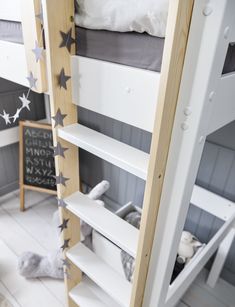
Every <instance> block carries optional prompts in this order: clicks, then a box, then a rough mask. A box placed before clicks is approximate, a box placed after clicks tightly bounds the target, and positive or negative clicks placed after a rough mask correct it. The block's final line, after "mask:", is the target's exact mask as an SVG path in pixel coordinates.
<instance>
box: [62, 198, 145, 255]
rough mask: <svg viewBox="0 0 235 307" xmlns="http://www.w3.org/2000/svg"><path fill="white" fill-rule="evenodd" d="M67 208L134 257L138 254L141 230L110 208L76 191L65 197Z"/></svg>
mask: <svg viewBox="0 0 235 307" xmlns="http://www.w3.org/2000/svg"><path fill="white" fill-rule="evenodd" d="M65 202H66V204H67V205H68V207H67V209H68V210H70V211H71V212H72V213H73V214H75V215H76V216H78V217H79V218H81V219H82V220H83V221H84V222H86V223H87V224H88V225H90V226H91V227H92V228H94V229H95V230H97V231H98V232H99V233H101V234H102V235H103V236H105V237H106V238H108V239H109V240H110V241H112V242H113V243H115V244H116V245H117V246H119V247H120V248H121V249H123V250H125V251H126V252H127V253H128V254H130V255H131V256H132V257H135V256H136V252H137V245H138V236H139V230H138V229H137V228H135V227H134V226H132V225H130V224H129V223H127V222H126V221H124V220H123V219H121V218H120V217H118V216H117V215H115V214H114V213H112V212H111V211H110V210H108V209H106V208H104V207H102V206H100V205H99V204H97V203H96V202H95V201H94V200H91V199H90V198H89V197H88V196H87V195H84V194H83V193H81V192H76V193H74V194H72V195H71V196H69V197H67V198H66V199H65Z"/></svg>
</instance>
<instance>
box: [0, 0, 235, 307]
mask: <svg viewBox="0 0 235 307" xmlns="http://www.w3.org/2000/svg"><path fill="white" fill-rule="evenodd" d="M22 1H23V2H24V0H22ZM25 1H26V2H27V4H28V3H30V5H28V6H27V7H28V9H27V12H28V14H30V15H29V16H31V23H32V20H34V18H33V16H34V15H35V6H34V5H35V2H37V1H36V0H30V1H29V0H25ZM53 1H55V0H50V1H47V0H43V1H42V3H43V10H44V14H45V37H46V43H47V48H48V50H47V67H48V80H49V94H50V96H51V106H52V108H51V109H52V115H54V114H55V112H56V110H57V108H58V107H61V108H64V101H65V100H66V99H67V100H70V98H71V97H70V96H69V95H70V89H69V91H68V92H67V93H65V94H64V97H62V98H63V99H64V100H63V99H62V100H60V93H61V92H59V91H58V89H57V88H56V86H55V84H54V74H55V72H56V71H58V67H57V66H59V60H60V56H61V57H63V60H64V61H65V62H64V65H65V67H66V68H67V69H69V66H68V61H67V60H68V55H67V54H66V55H65V53H63V52H64V51H63V50H61V49H60V50H58V49H56V48H58V46H57V45H58V41H57V38H53V39H52V38H51V37H50V31H52V26H53V27H54V28H55V29H56V31H57V30H58V32H59V30H64V31H66V30H67V26H68V25H70V24H69V22H68V18H67V19H66V18H65V17H66V16H64V15H63V16H59V17H58V20H57V21H56V20H52V19H51V18H52V17H53V16H50V12H51V10H52V9H53V8H52V6H53ZM4 2H5V1H4ZM173 2H174V5H172V7H173V9H172V14H175V13H176V11H177V6H178V3H180V4H179V7H181V9H182V6H184V5H185V6H186V3H187V0H185V1H184V0H172V3H173ZM15 3H17V4H19V0H14V1H13V0H11V1H8V5H9V7H6V5H5V3H3V1H1V3H0V18H4V19H10V20H18V19H17V18H20V14H19V16H18V17H17V13H16V15H15V13H14V14H13V16H12V17H11V14H12V10H11V9H10V6H11V5H12V4H15ZM68 3H69V4H71V7H72V2H71V3H70V1H69V2H68ZM54 4H55V3H54ZM37 5H38V3H37ZM65 6H66V2H65V1H64V0H61V3H60V5H58V13H59V12H61V14H62V12H64V7H65ZM174 6H175V7H176V8H174ZM1 7H4V10H2V9H1ZM68 11H69V10H68ZM70 13H71V12H70ZM234 14H235V1H234V0H210V1H207V0H195V1H194V7H193V14H192V19H191V26H190V32H189V38H188V43H187V49H186V55H185V58H184V65H183V74H182V78H181V82H180V88H179V95H178V102H177V108H176V113H175V116H174V126H173V131H172V134H171V140H170V148H169V152H168V151H167V152H168V158H167V163H166V170H165V176H164V181H163V189H162V193H161V199H160V206H159V211H158V212H156V211H155V213H156V214H157V223H156V228H155V225H152V226H153V229H154V228H155V236H154V239H153V241H151V238H149V246H151V248H150V255H149V254H148V253H147V256H146V258H148V257H150V263H149V264H148V262H146V268H144V269H143V270H144V271H143V272H147V271H148V275H147V281H146V285H145V275H143V280H142V282H141V283H140V277H139V276H138V275H139V274H140V272H141V270H142V268H140V270H139V271H136V274H135V275H136V276H135V278H136V279H135V282H134V291H133V292H132V298H131V297H130V295H131V290H130V289H131V288H132V287H131V285H130V284H128V283H127V282H126V281H125V280H124V279H120V276H119V277H118V276H116V275H115V276H116V279H115V280H116V282H117V283H116V285H117V286H118V287H119V286H120V288H118V289H114V288H113V287H112V284H111V283H110V280H109V277H110V276H109V275H112V274H110V272H111V271H110V268H108V267H107V265H105V264H104V263H100V259H97V257H96V256H95V254H94V253H90V252H88V251H87V250H86V249H85V248H84V246H82V245H81V243H78V244H77V242H78V240H79V237H78V236H77V235H75V230H76V231H77V229H76V227H77V225H78V222H77V220H76V216H77V217H82V218H85V220H86V221H87V222H88V223H90V224H91V225H92V226H93V227H94V228H95V229H96V230H98V231H99V232H101V233H102V234H103V235H105V236H106V237H107V238H109V239H110V240H112V241H113V242H114V243H116V244H117V245H119V246H121V247H122V248H123V249H125V250H127V251H130V252H131V253H132V255H136V254H138V253H139V250H140V249H141V248H142V247H141V244H142V243H143V242H141V243H139V248H138V249H137V250H135V247H136V246H137V244H136V243H138V234H137V235H136V231H131V229H130V234H129V235H128V236H125V234H122V235H120V237H118V232H117V230H121V229H122V227H128V226H127V225H124V224H123V221H122V222H121V221H119V219H116V218H114V217H112V216H110V214H109V213H108V212H106V211H105V210H104V211H100V210H98V209H97V208H96V205H95V204H94V203H93V202H92V201H91V200H88V199H87V197H86V196H84V195H82V194H81V193H80V192H78V191H76V193H74V194H72V195H70V194H71V193H73V192H75V190H76V187H75V186H77V185H76V183H75V181H76V180H77V179H78V177H77V175H75V173H74V172H75V170H74V168H75V166H76V163H77V160H76V159H77V158H75V157H77V152H76V150H75V148H76V146H79V147H81V148H84V149H86V150H88V151H90V152H92V153H93V154H95V155H98V156H100V157H101V158H103V159H105V160H107V161H109V162H110V163H112V164H114V165H117V166H118V167H121V168H122V169H124V170H126V171H128V172H132V173H134V174H135V175H137V176H139V177H141V178H143V179H146V178H147V182H150V181H151V180H150V179H151V178H152V177H154V176H155V175H157V174H155V173H154V172H155V170H153V169H152V165H153V163H152V162H151V161H153V160H154V159H155V157H154V150H152V151H151V153H150V155H147V154H143V153H142V152H140V151H138V150H135V149H134V148H131V147H130V146H129V147H127V145H125V144H122V143H121V142H116V141H114V140H112V139H110V138H107V137H106V136H104V135H102V134H98V133H97V132H95V131H93V130H91V129H85V128H84V127H82V126H81V125H78V124H76V110H75V108H74V106H70V105H69V106H68V105H66V111H67V112H69V113H68V119H66V120H67V122H66V127H65V128H59V129H58V130H57V129H54V136H55V142H56V140H60V142H62V144H65V145H66V147H68V146H69V148H70V150H69V151H70V154H71V156H69V157H70V158H71V157H72V158H73V160H74V163H73V165H71V163H72V162H71V159H72V158H71V159H70V161H69V159H67V161H68V162H66V159H65V160H61V159H59V158H58V159H57V160H56V168H57V173H58V172H59V170H60V169H62V170H64V171H65V174H64V175H67V176H68V177H69V178H72V179H73V180H74V182H72V186H71V185H70V184H69V186H68V188H67V189H64V188H63V187H60V188H59V192H58V193H59V197H67V196H69V197H67V198H66V201H67V203H68V209H69V210H68V211H65V210H62V215H63V217H69V218H70V220H71V221H72V222H73V225H72V226H70V227H71V228H69V230H68V231H65V235H64V238H65V239H66V236H67V235H70V236H71V242H72V245H75V246H74V247H73V248H72V249H70V250H69V251H68V253H67V256H68V258H69V259H70V260H72V262H73V266H72V269H71V274H72V275H73V277H74V279H73V280H72V279H66V284H67V289H68V292H69V295H70V298H72V300H70V299H69V306H70V307H71V306H76V304H79V302H82V303H87V302H86V300H85V297H86V296H87V294H88V293H89V295H91V297H92V299H94V300H96V297H97V296H98V297H101V298H100V300H101V301H102V297H105V298H104V301H106V302H107V300H108V301H109V305H110V304H111V303H110V300H111V301H112V298H111V297H113V298H114V301H112V302H114V303H113V305H112V306H119V305H120V306H132V307H138V306H146V307H171V306H175V305H176V304H177V302H178V301H179V299H180V298H181V296H182V295H183V294H184V292H185V291H186V290H187V288H188V287H189V286H190V284H191V283H192V282H193V280H194V279H195V277H196V276H197V274H198V273H199V272H200V270H201V269H202V267H203V266H204V265H205V264H206V262H207V261H208V260H209V258H210V257H211V256H212V255H213V253H215V252H216V250H218V255H217V257H216V260H215V264H214V266H213V267H212V270H211V273H210V276H209V278H208V283H209V284H210V285H211V286H213V285H214V284H215V282H216V280H217V278H218V276H219V274H220V271H221V269H222V266H223V263H224V260H225V258H226V255H227V253H228V251H229V248H230V246H231V243H232V239H233V237H234V228H233V227H234V223H235V208H234V203H232V202H229V201H227V200H225V199H223V198H222V197H219V196H216V195H215V194H213V193H210V192H208V191H205V190H204V189H201V188H199V187H197V186H194V183H195V179H196V174H197V171H198V166H199V163H200V159H201V155H202V151H203V147H204V144H205V139H206V136H207V135H208V134H210V133H211V132H213V131H215V130H217V129H218V128H220V127H222V126H224V125H226V124H228V123H229V122H231V121H233V120H235V107H234V95H235V86H234V83H235V73H230V74H227V75H225V76H222V75H221V72H222V68H223V64H224V60H225V56H226V52H227V48H228V44H229V42H234V41H235V19H234ZM21 16H22V15H21ZM190 16H191V15H190ZM67 17H69V12H68V16H67ZM171 17H172V16H171ZM178 17H179V16H175V18H176V23H177V20H178V19H177V18H178ZM60 18H61V20H62V22H61V23H59V22H58V21H59V19H60ZM19 20H21V19H19ZM24 20H26V21H25V23H27V22H29V20H30V18H29V17H28V18H24ZM34 22H35V21H34ZM53 22H54V23H53ZM172 24H174V23H173V21H171V20H170V21H169V22H168V31H169V34H170V35H173V37H170V38H169V42H170V43H171V42H172V41H173V42H174V35H175V37H177V34H176V33H174V31H173V30H174V29H171V26H172ZM185 28H186V29H187V26H186V27H185ZM29 37H30V39H29V40H28V39H25V42H26V44H25V46H21V47H20V48H22V49H23V48H24V49H25V50H26V52H27V50H28V51H29V50H30V49H32V47H30V48H28V47H27V45H28V42H30V41H31V43H32V37H33V38H35V35H33V36H32V34H31V35H30V36H29ZM0 43H1V42H0ZM33 44H34V42H33ZM172 44H173V43H172ZM13 45H15V44H13ZM1 46H3V47H1ZM195 46H196V47H195ZM0 48H2V50H3V53H1V51H0V54H3V55H4V54H5V56H4V58H5V60H6V61H8V62H9V63H8V65H5V66H4V65H3V64H1V63H2V62H1V63H0V75H1V76H4V74H5V75H6V76H8V78H9V79H11V80H13V79H12V78H13V76H12V75H11V74H12V71H11V69H12V68H11V67H13V65H15V63H14V61H15V60H16V59H13V58H12V57H11V56H10V57H9V58H8V55H10V52H11V50H13V49H12V48H13V47H12V46H11V44H7V43H6V44H5V46H4V43H3V44H2V45H1V44H0ZM6 48H9V49H6ZM168 52H169V54H167V53H168ZM165 54H167V56H171V53H170V51H168V50H165ZM27 55H28V53H27ZM167 56H166V59H167ZM20 57H21V60H20V59H18V60H16V61H22V62H21V64H22V63H24V64H23V66H24V68H25V70H24V72H23V75H21V76H17V77H15V78H16V79H17V80H15V82H18V83H21V84H24V82H25V80H24V81H23V79H24V78H25V72H27V71H28V68H26V63H25V60H23V58H24V57H23V51H21V56H20ZM52 58H53V59H54V58H55V62H56V63H57V64H53V63H52ZM27 60H28V57H27ZM69 60H70V58H69ZM168 60H169V63H170V64H169V65H171V58H170V59H169V58H168ZM29 62H31V60H30V61H29ZM71 63H72V65H71V66H72V67H71V68H72V87H73V103H74V104H76V105H80V106H82V107H84V108H87V109H89V110H92V111H95V112H98V113H100V114H104V115H106V116H109V117H112V118H115V119H117V120H120V121H123V122H126V123H128V124H130V125H133V126H136V127H138V128H141V129H144V130H146V131H150V132H153V131H154V129H155V128H154V123H155V124H156V120H155V118H154V113H155V110H156V107H158V108H159V105H157V104H156V101H157V97H158V92H159V95H160V97H159V100H158V102H159V101H160V100H161V99H164V97H161V94H162V93H163V90H162V89H160V88H159V84H160V82H162V84H163V85H164V84H165V83H164V82H165V81H166V82H167V81H168V78H169V77H170V76H168V75H167V73H166V72H165V73H166V74H165V75H164V77H162V75H161V74H160V73H155V72H148V71H146V70H142V69H137V68H132V67H126V66H123V65H119V64H112V63H107V62H104V61H98V60H92V59H87V58H83V57H79V56H75V55H74V56H72V57H71ZM1 65H2V67H1ZM28 65H29V63H28ZM53 65H54V66H53ZM59 68H60V67H59ZM20 71H21V70H20ZM22 71H23V69H22ZM175 74H176V75H177V74H178V72H177V71H176V72H175ZM40 75H41V74H40ZM161 77H162V78H166V80H161ZM171 77H172V78H173V76H171ZM174 90H175V89H174V88H172V91H174ZM43 91H45V89H43ZM165 94H166V93H165ZM169 97H170V96H169ZM65 98H66V99H65ZM176 99H177V98H176ZM62 111H63V109H62ZM157 115H158V114H157ZM71 124H73V125H71ZM161 127H162V126H161ZM155 132H156V131H155ZM74 145H75V146H74ZM123 153H124V154H123ZM125 153H126V155H125ZM128 153H129V154H128ZM120 157H121V158H120ZM132 157H133V159H132ZM149 159H150V164H149V168H148V160H149ZM133 161H134V162H133ZM66 163H68V164H66ZM66 171H67V172H68V174H67V173H66ZM162 171H163V173H164V170H162ZM163 173H160V174H158V176H159V177H158V178H159V180H161V178H162V174H163ZM77 189H78V188H77ZM153 189H154V187H152V189H148V190H147V192H146V194H148V193H149V194H152V192H153ZM160 192H161V191H160ZM147 196H148V195H147ZM190 200H191V203H193V204H194V205H196V206H198V207H199V208H201V209H203V210H205V211H207V212H210V213H211V214H214V215H215V216H217V217H219V218H221V219H223V220H224V221H225V223H224V225H223V226H222V228H221V229H220V230H219V231H218V232H217V234H216V235H215V236H214V237H213V238H212V239H211V241H210V242H208V244H207V245H206V246H205V247H204V248H203V249H202V250H201V252H200V253H198V254H197V256H196V257H195V258H194V259H193V260H192V261H191V262H190V263H189V264H188V265H187V267H186V268H185V269H184V270H183V272H182V273H181V274H180V275H179V276H178V277H177V278H176V280H175V281H174V282H173V284H172V285H170V279H171V274H172V271H173V266H174V262H175V258H176V253H177V247H178V244H179V241H180V236H181V233H182V230H183V227H184V223H185V218H186V215H187V211H188V208H189V204H190ZM84 203H86V205H87V206H83V204H84ZM93 207H94V210H97V215H96V216H97V219H95V218H94V216H95V215H94V213H95V212H96V211H95V212H94V211H93V210H91V209H92V208H93ZM102 210H103V209H102ZM147 213H148V212H147ZM98 217H99V218H98ZM109 218H111V219H113V220H112V221H113V223H111V224H112V225H110V223H107V220H108V219H109ZM72 222H71V223H72ZM145 226H146V225H143V227H142V228H144V227H145ZM141 231H142V230H141ZM137 233H138V232H137ZM140 234H141V233H140ZM142 238H143V235H142ZM128 240H130V243H131V244H130V245H128ZM133 240H134V241H133ZM133 242H134V243H133ZM78 252H79V253H78ZM141 252H142V251H141ZM83 256H84V258H83ZM86 256H87V257H88V258H89V259H93V260H92V263H90V264H89V262H86V261H85V260H84V259H86ZM138 257H139V259H141V257H140V256H138ZM143 260H144V266H145V259H143ZM96 261H97V264H99V265H102V268H103V269H104V270H103V271H102V272H100V271H99V268H98V265H97V267H96ZM91 264H92V265H91ZM138 265H139V267H140V266H141V264H138ZM77 268H81V269H82V270H83V271H84V272H85V273H86V274H87V275H88V276H90V277H91V279H93V281H95V283H97V284H98V285H99V286H100V287H101V288H102V289H103V290H104V293H103V292H102V290H101V289H100V288H99V289H98V290H97V293H96V291H95V290H94V289H95V287H96V286H95V284H94V283H93V284H92V285H91V284H90V281H87V280H85V281H83V282H81V283H80V284H79V285H78V286H76V283H78V282H79V281H80V279H81V278H80V273H79V271H78V270H77ZM106 273H107V274H106ZM75 279H76V282H75ZM74 286H76V287H74ZM88 286H89V287H91V288H92V289H93V290H92V291H91V292H89V291H88V288H89V287H88ZM87 287H88V288H87ZM144 288H145V291H144V293H142V289H144ZM122 289H123V290H125V291H124V292H125V293H124V292H123V295H121V294H120V297H118V296H117V293H122V291H121V290H122ZM138 289H140V291H139V293H138ZM129 290H130V292H129ZM116 291H117V292H116ZM101 292H102V294H101ZM90 293H92V294H90ZM94 293H95V294H94ZM105 293H106V294H105ZM107 293H108V294H109V297H108V298H107ZM82 295H84V296H82ZM89 295H88V296H89ZM93 295H94V297H93ZM138 296H139V301H138ZM81 299H82V301H81ZM84 300H85V301H84ZM88 301H89V300H88ZM117 301H118V304H117ZM74 302H77V303H76V304H75V303H74ZM93 302H94V301H93ZM130 302H131V303H130ZM110 306H111V305H110Z"/></svg>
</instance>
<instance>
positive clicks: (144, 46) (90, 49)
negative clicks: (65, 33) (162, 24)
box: [0, 20, 235, 74]
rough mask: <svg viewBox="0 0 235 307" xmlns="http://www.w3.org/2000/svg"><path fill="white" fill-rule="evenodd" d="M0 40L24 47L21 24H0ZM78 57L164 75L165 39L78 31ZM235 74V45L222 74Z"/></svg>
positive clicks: (1, 21) (6, 22) (0, 21)
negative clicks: (162, 69) (162, 72)
mask: <svg viewBox="0 0 235 307" xmlns="http://www.w3.org/2000/svg"><path fill="white" fill-rule="evenodd" d="M0 40H5V41H10V42H14V43H21V44H22V43H23V35H22V29H21V24H20V23H18V22H12V21H5V20H0ZM76 42H77V44H76V53H77V55H81V56H85V57H89V58H94V59H98V60H104V61H108V62H113V63H119V64H123V65H128V66H133V67H137V68H143V69H148V70H152V71H157V72H160V71H161V63H162V54H163V47H164V39H162V38H158V37H154V36H150V35H148V34H140V33H135V32H126V33H120V32H110V31H105V30H99V31H98V30H88V29H84V28H79V27H76ZM233 71H235V44H234V43H233V44H229V47H228V52H227V56H226V60H225V64H224V68H223V72H222V73H223V74H226V73H230V72H233Z"/></svg>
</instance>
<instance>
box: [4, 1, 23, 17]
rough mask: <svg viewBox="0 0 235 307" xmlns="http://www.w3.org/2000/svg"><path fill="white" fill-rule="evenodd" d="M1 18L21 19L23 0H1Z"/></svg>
mask: <svg viewBox="0 0 235 307" xmlns="http://www.w3.org/2000/svg"><path fill="white" fill-rule="evenodd" d="M0 19H5V20H12V21H21V0H7V1H6V0H0Z"/></svg>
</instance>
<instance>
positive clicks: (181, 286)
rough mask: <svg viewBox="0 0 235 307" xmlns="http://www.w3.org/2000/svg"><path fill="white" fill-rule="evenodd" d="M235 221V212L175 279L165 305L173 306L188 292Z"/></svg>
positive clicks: (167, 306)
mask: <svg viewBox="0 0 235 307" xmlns="http://www.w3.org/2000/svg"><path fill="white" fill-rule="evenodd" d="M234 221H235V214H233V216H232V217H231V218H230V219H229V220H228V221H226V222H225V223H224V225H223V226H222V227H221V228H220V229H219V231H218V232H217V233H216V234H215V235H214V237H213V238H212V239H211V240H210V241H209V243H208V244H207V245H206V246H205V247H204V248H203V250H202V251H201V252H200V253H199V254H198V255H196V256H195V258H193V259H192V260H191V261H190V263H189V264H188V265H187V266H186V267H185V268H184V270H183V271H182V272H181V273H180V275H179V276H178V277H177V278H176V279H175V281H174V282H173V283H172V285H171V286H170V287H169V290H168V293H167V298H166V302H165V305H164V306H166V307H173V306H174V305H175V302H177V301H179V299H180V298H181V297H182V295H183V294H184V293H185V292H186V290H187V289H188V288H189V286H190V285H191V284H192V282H193V280H194V279H195V277H196V276H197V275H198V274H199V273H200V271H201V270H202V268H203V267H204V266H205V265H206V263H207V261H208V260H209V259H210V257H211V256H212V255H213V254H214V253H215V251H216V250H217V248H218V247H219V245H220V243H221V242H222V241H223V240H224V238H225V237H226V235H227V234H228V232H229V230H230V229H231V227H232V226H233V224H234Z"/></svg>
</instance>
